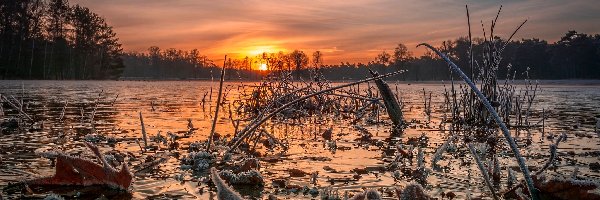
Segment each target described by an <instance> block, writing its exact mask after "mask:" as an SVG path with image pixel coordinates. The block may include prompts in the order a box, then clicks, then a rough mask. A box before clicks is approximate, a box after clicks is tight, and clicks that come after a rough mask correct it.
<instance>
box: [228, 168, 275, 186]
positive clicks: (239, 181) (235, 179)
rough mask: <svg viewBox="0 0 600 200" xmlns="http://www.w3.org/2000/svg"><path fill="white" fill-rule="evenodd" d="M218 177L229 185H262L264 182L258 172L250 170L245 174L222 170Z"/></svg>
mask: <svg viewBox="0 0 600 200" xmlns="http://www.w3.org/2000/svg"><path fill="white" fill-rule="evenodd" d="M219 175H220V176H221V177H222V178H223V179H225V181H227V183H229V184H230V185H260V186H262V185H264V184H265V181H264V179H263V177H262V175H261V174H260V172H258V171H256V170H254V169H252V170H249V171H246V172H240V173H237V174H236V173H233V171H231V170H223V171H221V172H220V173H219Z"/></svg>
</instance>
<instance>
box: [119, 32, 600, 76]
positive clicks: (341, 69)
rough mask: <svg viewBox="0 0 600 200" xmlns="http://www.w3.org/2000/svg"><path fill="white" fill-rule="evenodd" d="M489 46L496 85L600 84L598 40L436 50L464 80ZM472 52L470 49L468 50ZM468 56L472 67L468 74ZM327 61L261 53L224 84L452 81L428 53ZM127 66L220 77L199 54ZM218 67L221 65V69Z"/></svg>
mask: <svg viewBox="0 0 600 200" xmlns="http://www.w3.org/2000/svg"><path fill="white" fill-rule="evenodd" d="M490 44H505V45H506V46H505V47H504V48H503V50H502V52H501V53H500V54H499V55H498V56H501V57H502V59H501V62H500V63H499V65H498V66H500V67H499V68H498V69H497V70H498V73H497V74H499V75H500V76H501V77H498V78H499V79H505V78H506V79H526V78H532V79H600V35H599V34H596V35H589V34H584V33H578V32H576V31H568V32H567V33H566V34H565V35H564V36H563V37H561V39H560V40H559V41H557V42H554V43H548V42H547V41H545V40H540V39H537V38H533V39H521V40H513V41H506V40H505V39H502V38H494V41H493V42H490V41H486V40H485V39H482V38H474V39H473V40H472V41H470V40H469V39H468V38H467V37H460V38H457V39H455V40H447V41H443V42H442V43H441V44H439V45H438V47H437V48H438V49H440V50H441V51H442V52H444V53H446V54H447V55H449V57H450V58H451V59H452V60H453V61H454V62H455V63H456V64H457V65H459V66H460V67H461V68H463V69H462V70H463V71H464V72H466V73H468V74H477V73H479V68H478V67H477V66H483V63H478V62H482V60H483V58H482V56H483V55H484V54H483V53H482V52H483V51H484V48H489V46H486V45H490ZM471 46H472V49H471ZM471 50H472V54H473V61H474V65H475V67H474V68H473V69H470V67H469V66H470V59H471V57H470V56H469V55H470V53H471ZM324 57H325V55H324V54H323V53H322V52H320V51H315V52H313V53H305V52H303V51H301V50H294V51H292V52H289V53H284V52H277V53H266V52H265V53H262V54H259V55H257V56H254V57H244V58H241V59H231V58H230V59H227V60H226V61H225V62H224V64H225V67H226V70H227V73H226V74H227V77H226V78H227V79H245V80H256V79H260V78H261V77H263V76H264V75H265V74H266V73H265V72H261V71H257V69H259V68H260V66H261V65H266V66H267V67H268V69H269V71H271V72H281V71H286V72H289V73H291V74H292V75H293V76H294V78H296V79H308V78H314V77H313V76H312V75H313V74H315V72H317V71H318V72H320V74H322V75H323V76H324V77H325V78H327V79H329V80H356V79H362V78H365V77H367V76H369V73H368V69H374V70H376V71H378V72H380V73H386V72H392V71H396V70H405V72H404V73H403V74H400V75H398V76H395V77H392V78H389V79H390V80H404V81H425V80H448V79H450V77H451V76H452V74H451V73H450V71H449V69H448V67H447V64H446V63H445V62H444V61H443V60H441V59H440V58H439V57H438V56H437V55H434V54H433V53H432V52H430V51H427V52H426V53H425V54H424V55H421V56H419V57H416V56H413V52H411V51H409V50H408V48H407V47H406V46H405V45H404V44H402V43H400V44H398V45H397V46H396V47H395V48H394V49H393V51H390V52H387V51H383V52H381V53H380V54H378V55H377V57H375V58H373V60H372V61H369V62H367V63H348V62H342V63H340V64H333V65H326V64H323V59H324ZM124 59H125V64H126V66H127V68H126V70H125V73H124V76H125V77H142V78H153V79H180V78H196V79H209V78H214V77H217V76H218V72H219V70H218V69H217V68H218V67H217V64H215V63H213V62H212V61H211V60H209V59H207V58H206V56H203V55H200V54H199V53H198V50H195V49H194V50H192V51H189V52H187V51H181V50H176V49H166V50H162V51H161V50H160V49H159V48H158V47H151V48H149V49H148V53H128V54H125V56H124ZM219 66H221V64H220V63H219Z"/></svg>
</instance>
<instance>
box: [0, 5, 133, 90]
mask: <svg viewBox="0 0 600 200" xmlns="http://www.w3.org/2000/svg"><path fill="white" fill-rule="evenodd" d="M122 55H123V50H122V48H121V44H120V43H119V40H118V38H117V36H116V33H115V32H114V31H113V29H112V27H111V26H110V25H109V24H108V23H107V22H106V21H105V19H104V18H102V17H101V16H99V15H98V14H96V13H94V12H92V11H91V10H90V9H88V8H86V7H82V6H79V5H69V2H68V1H67V0H18V1H14V0H0V77H2V79H58V80H62V79H116V78H118V77H119V76H120V75H121V73H122V70H123V68H124V67H125V66H124V65H123V62H122V59H121V56H122Z"/></svg>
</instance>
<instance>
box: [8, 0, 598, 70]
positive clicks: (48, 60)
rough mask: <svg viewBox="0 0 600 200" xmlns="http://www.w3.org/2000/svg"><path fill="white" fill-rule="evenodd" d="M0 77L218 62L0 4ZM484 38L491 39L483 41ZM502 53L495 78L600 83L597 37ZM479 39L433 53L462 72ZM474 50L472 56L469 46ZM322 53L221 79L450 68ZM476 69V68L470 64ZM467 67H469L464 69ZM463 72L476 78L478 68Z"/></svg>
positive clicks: (265, 58) (253, 62) (433, 62)
mask: <svg viewBox="0 0 600 200" xmlns="http://www.w3.org/2000/svg"><path fill="white" fill-rule="evenodd" d="M0 18H1V19H2V20H0V77H1V78H2V79H55V80H63V79H78V80H82V79H213V78H214V77H217V76H218V73H219V70H215V69H217V68H218V66H221V63H215V62H213V61H212V60H210V59H209V58H207V56H205V55H202V54H201V53H200V51H199V50H198V49H193V50H190V51H185V50H179V49H174V48H168V49H160V47H157V46H151V47H150V48H148V50H147V51H146V52H142V53H140V52H124V51H123V49H122V48H121V43H120V42H119V39H118V37H117V34H116V32H114V31H113V29H112V27H111V26H110V25H109V24H108V23H107V22H106V21H105V19H104V18H102V17H101V16H99V15H98V14H96V13H94V12H92V11H91V10H90V9H88V8H86V7H82V6H80V5H69V3H68V1H67V0H23V1H11V0H0ZM488 39H489V38H488ZM494 40H497V42H499V43H504V44H506V47H505V49H503V51H502V55H500V56H501V57H502V58H503V59H501V61H500V62H501V63H500V65H499V66H501V67H500V68H499V69H497V70H498V71H499V73H498V74H500V75H501V76H506V77H498V78H514V79H524V78H534V79H600V35H599V34H595V35H592V34H586V33H579V32H576V31H568V32H567V33H566V34H564V36H562V37H561V39H560V40H559V41H557V42H554V43H549V42H548V41H545V40H542V39H537V38H533V39H521V40H511V41H506V39H505V38H499V37H495V38H494ZM486 44H490V43H486V42H485V39H482V38H475V39H474V40H473V41H472V42H470V41H469V40H468V38H467V37H459V38H457V39H454V40H447V41H444V42H442V43H441V44H439V46H438V48H439V49H440V50H441V51H442V52H443V53H446V54H447V55H448V56H449V57H450V58H451V59H452V60H454V61H455V62H456V63H457V64H458V66H461V67H466V66H468V65H467V63H469V58H470V57H469V54H472V55H475V56H474V57H473V59H474V60H481V58H478V57H477V55H482V54H480V52H481V51H483V50H484V49H486V48H487V49H492V47H490V46H486ZM471 46H472V47H473V48H472V51H470V50H469V49H471V48H469V47H471ZM324 59H327V55H326V53H322V52H320V51H316V52H313V53H310V52H304V51H302V50H294V51H292V52H277V53H266V52H265V53H262V54H260V55H256V56H253V57H248V56H246V57H244V58H242V59H237V58H234V59H231V58H229V59H227V60H226V61H225V62H224V64H225V68H226V72H227V73H226V74H227V77H226V79H240V80H257V79H260V78H262V77H264V76H265V75H266V74H267V73H265V72H263V71H257V70H256V69H257V67H258V66H259V65H263V64H264V65H266V66H267V67H268V69H269V70H270V71H280V70H285V71H291V72H292V73H293V74H294V76H295V77H296V78H297V79H300V78H303V79H306V78H311V76H310V75H311V74H315V73H314V72H316V71H315V70H320V73H319V74H323V76H324V78H326V79H329V80H356V79H362V78H365V76H367V75H368V73H367V71H368V70H367V68H371V69H375V70H377V71H379V72H383V73H385V72H389V71H395V70H398V69H404V70H406V72H404V73H403V74H401V75H399V76H396V77H395V78H393V79H396V80H405V81H424V80H444V79H448V78H449V77H450V70H448V68H446V67H445V66H446V64H445V62H444V61H443V60H441V59H440V58H439V57H438V56H436V55H434V54H433V53H431V52H427V53H425V54H424V55H421V56H418V57H417V56H414V55H413V53H412V52H411V51H409V50H408V48H407V47H406V46H405V45H404V44H402V43H399V44H398V45H397V46H396V47H395V48H394V50H393V51H392V52H386V51H383V52H381V53H379V55H378V56H377V57H375V58H373V60H372V61H369V62H367V63H348V62H341V63H339V64H327V65H326V64H324V62H323V60H324ZM475 65H482V63H475ZM467 68H468V69H467ZM467 68H464V69H463V70H465V72H467V73H470V74H477V71H476V70H477V69H478V67H477V66H475V67H473V68H474V69H471V67H467Z"/></svg>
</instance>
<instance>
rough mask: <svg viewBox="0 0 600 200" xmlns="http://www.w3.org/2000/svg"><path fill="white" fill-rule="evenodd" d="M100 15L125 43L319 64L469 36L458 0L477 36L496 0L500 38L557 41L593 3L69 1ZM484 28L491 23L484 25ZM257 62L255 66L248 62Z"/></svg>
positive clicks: (142, 48)
mask: <svg viewBox="0 0 600 200" xmlns="http://www.w3.org/2000/svg"><path fill="white" fill-rule="evenodd" d="M70 2H71V3H72V4H81V5H82V6H85V7H88V8H90V9H91V10H92V11H93V12H95V13H98V14H99V15H101V16H103V17H105V18H106V20H107V22H108V23H109V24H110V25H111V26H113V27H114V30H115V32H116V33H117V37H119V39H120V42H121V43H122V44H123V49H124V50H125V51H137V52H146V50H147V49H148V47H150V46H159V47H160V48H161V49H167V48H176V49H181V50H191V49H198V50H199V51H200V53H201V54H202V55H206V56H208V58H209V59H211V60H213V61H217V62H218V61H219V60H221V61H222V59H223V55H228V57H231V58H238V59H239V58H244V57H245V56H248V57H255V56H256V55H259V54H261V53H263V52H267V53H277V52H279V51H283V52H286V53H289V52H291V51H293V50H296V49H297V50H301V51H304V52H305V53H306V54H307V55H312V53H313V52H314V51H317V50H318V51H321V52H322V53H323V61H324V64H339V63H340V62H350V63H358V62H362V63H366V62H369V61H371V60H373V59H374V58H375V57H376V56H377V54H379V53H381V52H382V51H384V50H385V51H387V52H392V51H393V50H394V47H396V45H397V44H398V43H403V44H405V45H406V46H407V47H408V49H409V50H410V51H413V52H414V53H413V55H415V56H420V55H423V53H424V52H425V49H424V48H416V45H417V44H419V43H423V42H427V43H430V44H432V45H435V46H437V45H439V44H440V43H441V42H442V41H446V40H453V39H456V38H458V37H461V36H467V35H468V27H467V20H466V12H465V4H469V9H470V16H471V25H472V31H473V35H474V36H477V37H482V36H483V30H482V29H481V25H480V24H479V23H477V22H480V21H482V22H483V23H484V24H485V26H484V27H489V26H490V21H491V20H493V19H494V17H495V16H496V13H497V11H498V8H499V7H500V4H502V6H503V7H502V13H501V14H500V17H499V18H498V24H497V25H496V26H495V27H496V28H495V30H494V33H496V35H497V36H500V37H504V38H506V37H508V36H509V35H510V34H511V33H512V31H513V30H514V29H515V28H516V27H517V26H518V25H519V24H520V23H521V22H522V21H523V20H525V19H527V20H528V22H527V24H526V25H525V26H524V27H523V28H522V29H521V30H520V31H519V32H518V33H517V35H515V37H514V38H513V39H517V40H518V39H521V38H541V39H544V40H548V41H549V42H555V41H557V40H559V39H560V38H561V37H562V36H563V35H564V34H565V33H566V32H567V31H568V30H576V31H578V32H583V33H598V32H600V26H598V20H600V14H598V13H600V6H598V5H600V4H598V3H597V2H595V1H594V0H581V1H562V0H545V1H543V0H532V1H502V2H499V1H446V0H431V1H421V0H375V1H373V0H351V1H329V0H313V1H307V0H286V1H280V0H231V1H212V0H170V1H164V0H127V1H123V0H103V1H95V0H71V1H70ZM486 31H488V33H489V30H486ZM142 33H143V34H142ZM253 67H255V68H258V66H253Z"/></svg>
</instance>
